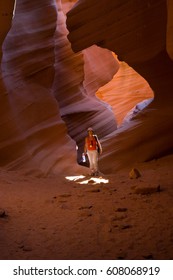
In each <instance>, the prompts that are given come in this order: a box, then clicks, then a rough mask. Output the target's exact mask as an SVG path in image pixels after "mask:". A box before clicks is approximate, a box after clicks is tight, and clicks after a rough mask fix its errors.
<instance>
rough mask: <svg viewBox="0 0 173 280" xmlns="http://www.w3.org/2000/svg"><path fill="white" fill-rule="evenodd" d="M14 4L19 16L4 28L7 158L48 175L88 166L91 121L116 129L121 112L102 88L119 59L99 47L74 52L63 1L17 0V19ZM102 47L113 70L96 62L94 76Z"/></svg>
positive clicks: (2, 148)
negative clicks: (84, 160) (84, 161)
mask: <svg viewBox="0 0 173 280" xmlns="http://www.w3.org/2000/svg"><path fill="white" fill-rule="evenodd" d="M7 4H8V5H7V6H8V9H9V12H10V15H11V17H10V19H8V22H7V23H8V24H7V26H6V27H5V26H4V30H3V32H2V35H1V43H3V49H2V53H3V57H2V62H1V69H2V71H1V92H0V94H1V97H0V98H1V100H2V102H1V105H0V106H1V121H0V125H1V132H2V133H1V135H2V136H1V139H0V164H1V166H4V165H5V166H6V167H8V168H21V167H24V168H27V169H30V170H31V169H32V170H33V172H35V171H34V170H39V171H41V172H43V173H44V174H48V173H49V172H55V173H62V172H65V173H72V174H73V173H74V172H76V171H79V170H80V172H81V171H83V168H82V167H80V166H79V165H77V162H76V149H75V145H76V142H77V144H78V146H79V153H78V157H79V159H80V154H81V152H82V150H83V139H84V136H85V133H86V128H87V127H88V126H91V125H92V126H93V127H94V128H96V129H97V130H98V132H99V133H100V135H101V136H105V135H107V134H109V133H111V132H113V131H114V130H115V129H116V121H115V117H114V114H113V112H112V111H111V110H110V108H109V106H107V105H105V104H103V103H102V102H100V101H99V100H98V99H97V98H96V97H95V95H94V93H95V91H96V90H97V89H98V88H99V87H100V86H101V85H104V84H105V83H106V82H107V81H109V80H110V79H112V77H113V75H114V74H115V73H116V71H117V70H118V67H119V66H118V62H117V61H116V60H115V59H114V58H113V56H112V54H111V52H109V51H107V50H102V49H100V48H98V47H92V48H91V49H90V50H89V51H85V52H84V53H80V54H77V55H76V54H74V53H73V52H72V50H71V46H70V43H69V41H68V40H67V30H66V26H65V25H66V24H65V20H66V18H65V14H64V13H63V10H62V7H61V1H54V0H40V1H32V2H31V1H29V0H17V3H16V10H15V16H14V18H13V19H12V14H13V5H14V2H13V3H12V1H10V2H8V3H7ZM7 6H6V7H7ZM11 20H12V21H11ZM2 21H3V23H4V20H2ZM4 38H5V40H4ZM3 40H4V42H3ZM95 48H96V49H97V54H95ZM100 54H102V55H105V57H106V58H107V62H105V63H103V62H102V67H103V68H104V69H105V71H106V72H107V75H106V76H105V77H103V75H101V71H100V68H99V66H96V67H95V71H94V72H93V73H92V75H91V76H90V74H89V71H90V69H91V68H92V63H93V65H94V62H92V60H93V59H95V60H97V61H100ZM84 60H86V63H84ZM62 119H63V120H62ZM107 121H108V122H109V123H110V125H109V126H107ZM67 129H68V132H67ZM69 134H70V136H71V137H72V138H73V139H74V140H75V141H74V140H72V139H71V138H70V137H69ZM32 170H31V172H32Z"/></svg>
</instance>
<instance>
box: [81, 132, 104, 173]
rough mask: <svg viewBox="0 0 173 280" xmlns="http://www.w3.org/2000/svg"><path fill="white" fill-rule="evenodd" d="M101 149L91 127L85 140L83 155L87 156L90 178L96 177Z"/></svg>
mask: <svg viewBox="0 0 173 280" xmlns="http://www.w3.org/2000/svg"><path fill="white" fill-rule="evenodd" d="M101 153H102V147H101V144H100V142H99V140H98V137H97V135H95V134H94V132H93V129H92V128H91V127H89V128H88V136H87V137H86V138H85V146H84V154H87V155H88V159H89V164H90V170H91V174H90V175H91V176H98V175H99V171H98V154H100V155H101Z"/></svg>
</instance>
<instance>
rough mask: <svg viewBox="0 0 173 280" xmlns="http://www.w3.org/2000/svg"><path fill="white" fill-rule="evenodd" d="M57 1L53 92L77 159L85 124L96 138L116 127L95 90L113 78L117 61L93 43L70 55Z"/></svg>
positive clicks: (64, 25)
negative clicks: (93, 132)
mask: <svg viewBox="0 0 173 280" xmlns="http://www.w3.org/2000/svg"><path fill="white" fill-rule="evenodd" d="M57 4H58V22H57V30H56V34H55V40H56V43H55V44H56V48H55V71H56V72H55V81H54V86H53V93H54V96H55V97H56V99H57V101H58V104H59V107H60V113H61V116H62V118H63V120H64V121H65V123H66V125H67V128H68V133H69V134H70V136H71V137H72V138H73V139H74V140H75V141H76V143H77V146H78V162H80V159H81V153H82V152H83V148H84V138H85V136H86V133H87V132H86V131H87V128H88V127H90V126H92V127H93V128H94V129H95V130H96V131H97V134H98V136H99V137H100V138H101V137H103V136H105V135H108V134H109V133H112V132H113V131H115V130H116V128H117V126H116V121H115V116H114V114H113V112H112V110H111V108H110V106H108V105H106V104H105V103H103V102H101V101H100V100H99V99H97V98H96V96H95V93H96V91H97V90H98V88H99V87H100V86H102V85H104V84H105V83H107V82H108V81H110V80H111V79H112V78H113V76H114V74H115V73H116V72H117V71H118V69H119V64H118V62H117V61H116V60H115V59H114V57H113V55H112V53H111V52H110V51H108V50H103V49H101V48H99V47H97V46H93V47H91V48H89V49H87V50H85V51H84V52H82V53H81V52H80V53H77V54H74V52H73V51H72V49H71V45H70V43H69V41H68V40H67V33H68V31H67V29H66V17H65V15H64V12H63V9H62V8H61V6H60V1H57ZM103 57H104V58H105V59H104V60H103V59H102V58H103ZM103 73H104V74H103ZM107 123H109V126H108V125H107Z"/></svg>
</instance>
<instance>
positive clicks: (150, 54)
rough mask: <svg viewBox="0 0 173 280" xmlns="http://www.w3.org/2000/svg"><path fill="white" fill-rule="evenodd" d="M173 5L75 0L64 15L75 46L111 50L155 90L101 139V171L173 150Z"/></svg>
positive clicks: (79, 48) (74, 48)
mask: <svg viewBox="0 0 173 280" xmlns="http://www.w3.org/2000/svg"><path fill="white" fill-rule="evenodd" d="M171 11H172V2H171V1H168V2H167V1H166V0H159V1H154V0H150V1H137V0H136V1H134V0H133V1H132V0H129V1H125V0H124V1H121V2H120V1H115V0H101V1H98V0H79V1H78V2H77V3H76V4H75V6H74V7H73V8H72V10H71V11H70V12H69V13H68V15H67V26H68V29H69V32H70V33H69V35H68V38H69V40H70V41H71V44H72V48H73V50H74V51H75V52H77V51H81V50H83V49H85V48H88V47H90V46H91V45H93V44H96V45H98V46H101V47H103V48H107V49H110V50H112V51H114V52H115V53H116V54H117V55H118V58H119V59H120V60H123V61H125V62H126V63H128V64H129V65H130V66H131V67H132V68H134V69H135V70H136V71H137V72H138V73H139V74H140V75H141V76H142V77H144V78H145V79H146V81H147V82H148V83H149V85H150V87H151V88H152V90H153V91H154V95H155V98H154V101H153V102H152V103H151V104H150V105H149V106H148V107H147V108H146V109H145V110H143V112H142V113H141V114H138V116H136V117H134V121H133V122H131V123H130V126H129V125H128V126H124V127H123V128H121V129H120V130H117V132H116V133H114V134H113V135H112V136H111V137H108V138H106V139H105V141H104V142H103V145H104V148H105V153H104V156H103V157H104V158H103V159H102V168H103V170H104V171H108V172H110V170H112V171H113V170H115V169H117V168H119V167H120V166H122V165H124V164H131V163H132V162H134V161H136V160H139V161H140V160H149V159H152V158H156V157H159V156H162V155H165V154H166V153H169V152H171V151H172V150H173V144H172V139H173V132H172V127H173V118H172V106H173V96H172V91H173V81H172V75H173V61H172V59H171V58H172V33H171V30H172V14H171ZM112 147H114V148H113V149H112ZM110 151H112V153H111V152H110ZM113 158H114V159H115V160H113V161H111V160H112V159H113ZM108 162H109V164H105V163H108ZM111 162H112V163H111ZM107 166H109V167H107Z"/></svg>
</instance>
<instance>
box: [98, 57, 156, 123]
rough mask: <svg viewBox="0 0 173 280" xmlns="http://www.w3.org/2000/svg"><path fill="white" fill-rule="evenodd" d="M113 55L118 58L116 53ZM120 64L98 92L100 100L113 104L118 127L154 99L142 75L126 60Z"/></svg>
mask: <svg viewBox="0 0 173 280" xmlns="http://www.w3.org/2000/svg"><path fill="white" fill-rule="evenodd" d="M113 56H114V57H115V59H118V58H117V56H116V55H115V54H114V53H113ZM119 66H120V67H119V70H118V72H117V73H116V74H115V75H114V77H113V79H112V80H111V81H110V82H108V83H107V84H105V85H104V86H102V87H100V88H99V89H98V91H97V92H96V96H97V97H98V98H99V99H100V100H102V101H103V102H106V103H107V104H109V105H110V106H111V108H112V111H113V113H114V114H115V119H116V121H117V126H118V127H120V126H121V125H122V123H123V122H124V121H128V120H130V117H131V115H132V113H134V114H135V113H138V112H139V111H141V110H143V109H144V108H145V107H146V106H147V105H148V104H149V103H150V102H152V100H153V99H154V93H153V91H152V89H151V87H150V86H149V84H148V83H147V81H146V80H145V79H144V78H143V77H142V76H140V75H139V74H138V73H137V72H136V71H135V70H134V69H133V68H132V67H130V66H129V65H128V64H127V63H125V62H121V61H119ZM118 127H117V128H118Z"/></svg>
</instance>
